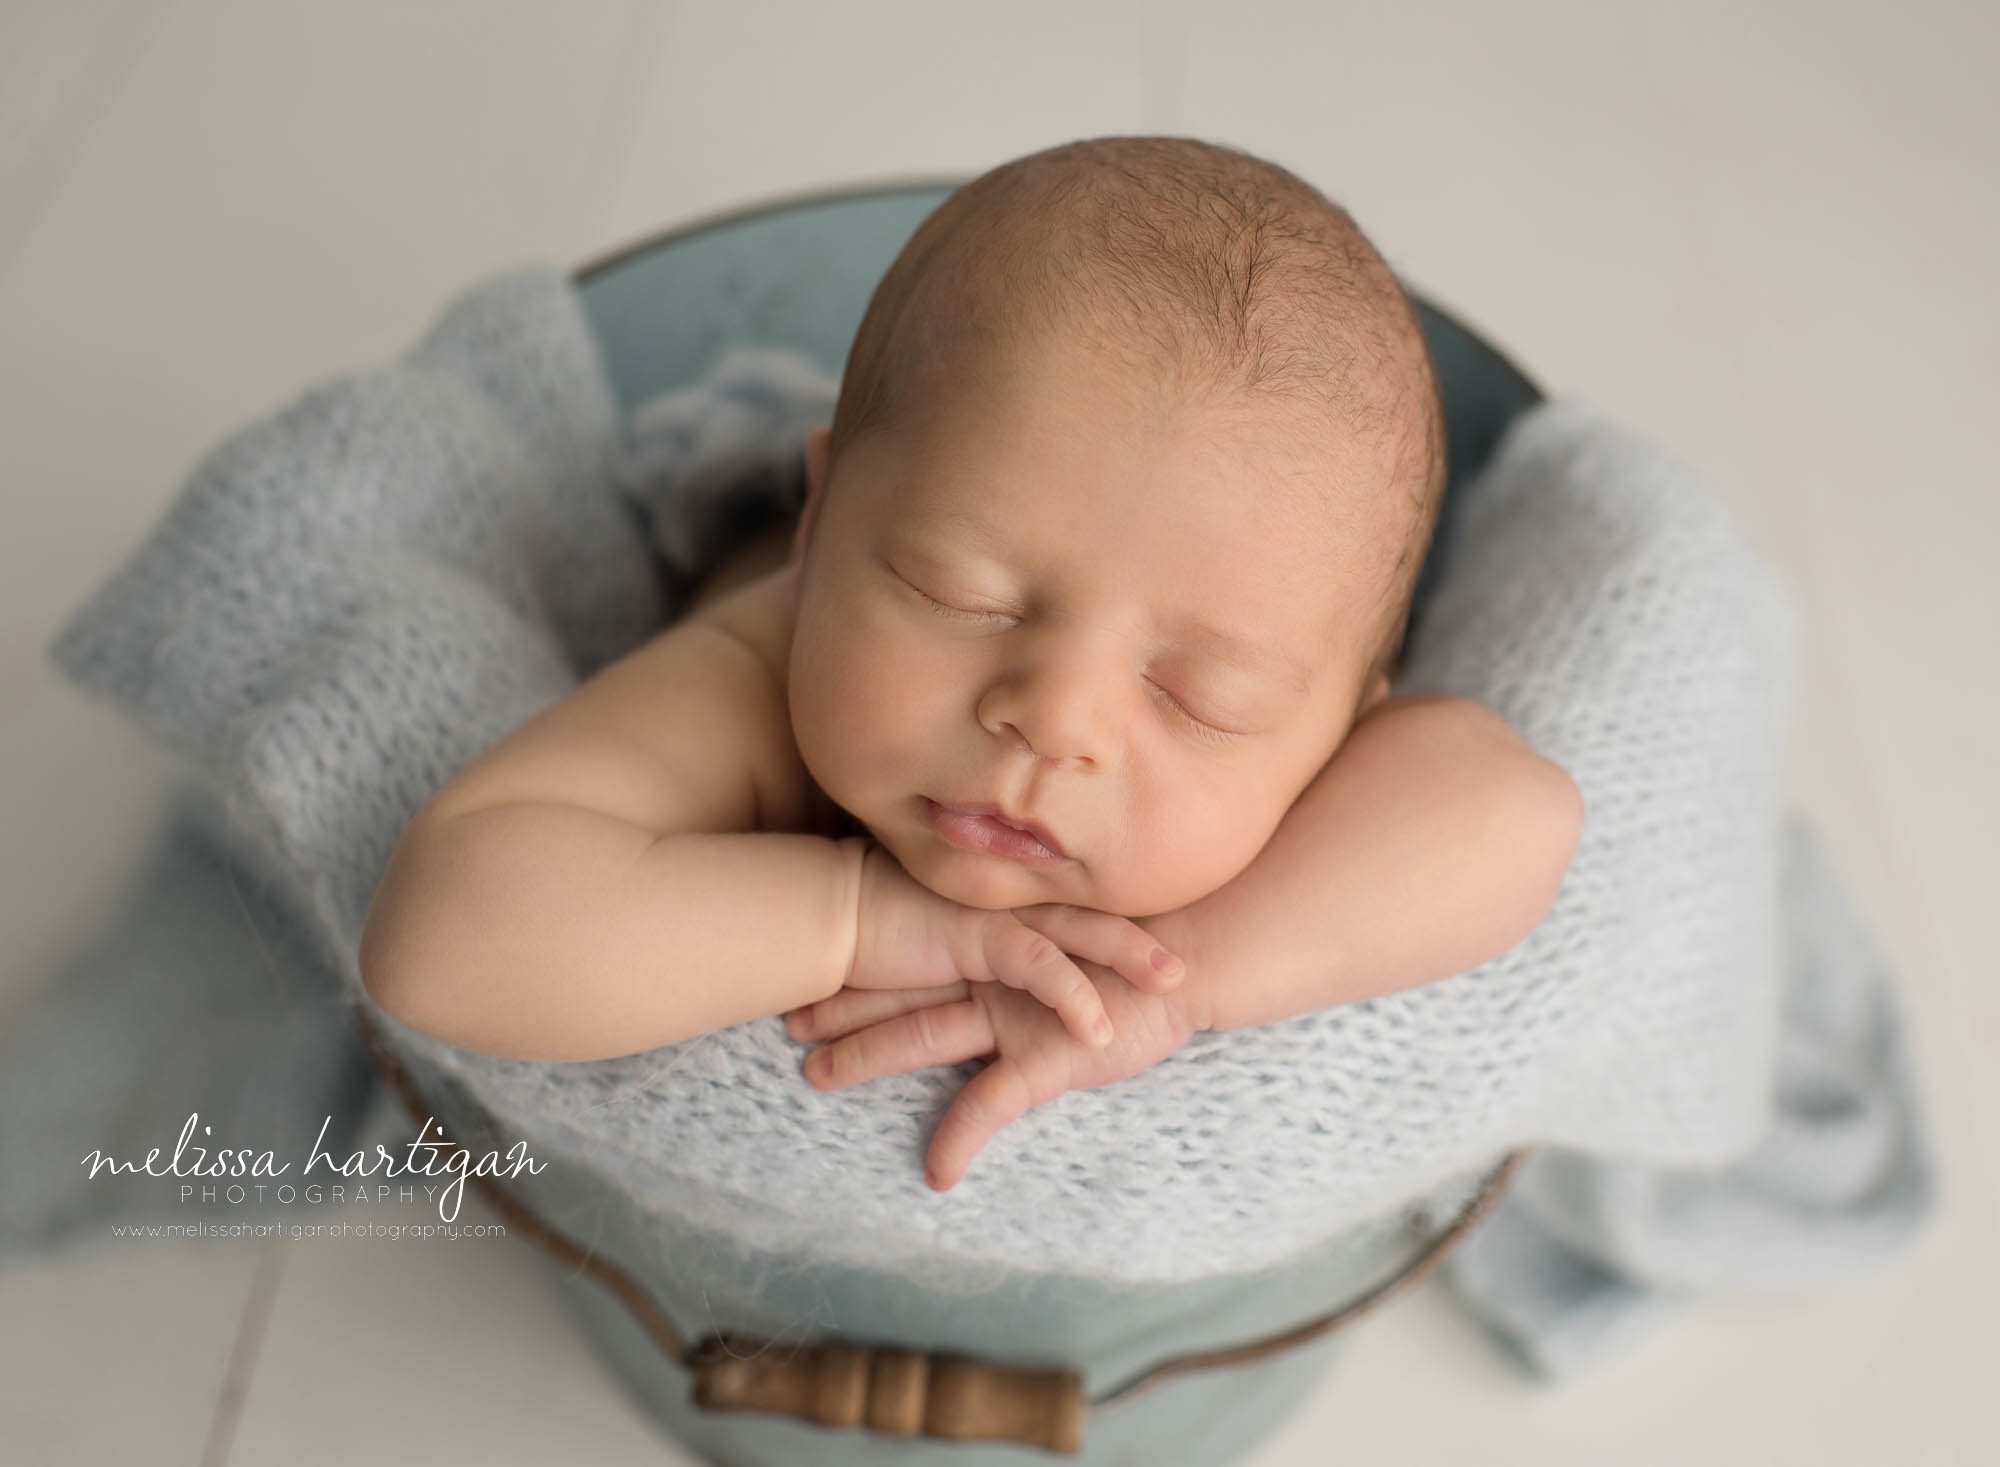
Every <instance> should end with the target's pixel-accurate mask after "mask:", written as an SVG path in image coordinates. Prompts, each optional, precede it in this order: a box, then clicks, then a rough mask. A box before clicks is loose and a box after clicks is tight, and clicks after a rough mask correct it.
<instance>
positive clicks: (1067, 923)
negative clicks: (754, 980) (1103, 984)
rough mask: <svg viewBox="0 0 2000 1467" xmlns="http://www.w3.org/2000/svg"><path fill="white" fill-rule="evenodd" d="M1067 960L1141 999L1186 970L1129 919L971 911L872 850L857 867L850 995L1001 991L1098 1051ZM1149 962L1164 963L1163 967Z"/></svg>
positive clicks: (1091, 1013) (1102, 1033) (1064, 909)
mask: <svg viewBox="0 0 2000 1467" xmlns="http://www.w3.org/2000/svg"><path fill="white" fill-rule="evenodd" d="M1069 953H1074V954H1076V955H1077V956H1078V957H1081V958H1087V959H1089V960H1091V961H1093V962H1097V963H1102V964H1103V965H1104V966H1105V967H1107V968H1110V969H1112V970H1113V971H1114V972H1116V973H1118V974H1120V975H1121V976H1123V977H1124V978H1125V979H1127V980H1128V981H1129V982H1130V983H1132V984H1133V985H1134V986H1135V987H1137V988H1139V989H1141V990H1143V991H1144V992H1147V993H1165V992H1167V991H1169V990H1171V989H1172V988H1174V987H1175V986H1176V985H1178V984H1179V982H1180V980H1181V978H1182V976H1183V974H1185V972H1186V971H1187V970H1186V967H1185V965H1183V964H1182V963H1181V962H1180V961H1179V960H1178V958H1176V957H1174V956H1173V955H1172V954H1166V950H1165V949H1164V948H1162V947H1161V946H1160V944H1159V943H1158V942H1157V941H1156V940H1155V939H1154V938H1153V936H1152V934H1150V933H1149V932H1147V931H1146V929H1145V928H1143V927H1141V926H1139V925H1138V924H1137V923H1135V922H1133V921H1131V920H1130V919H1129V918H1125V917H1117V916H1113V915H1112V914H1111V913H1109V912H1100V911H1098V910H1096V909H1095V908H1093V907H1079V906H1074V905H1072V904H1070V903H1067V902H1041V903H1038V904H1036V905H1034V906H1030V907H1021V908H1018V909H1014V910H1006V909H1002V910H994V911H989V910H986V909H984V908H980V907H968V906H965V905H964V904H962V903H960V902H954V901H952V900H950V899H949V898H946V897H941V896H939V895H938V894H937V893H936V892H934V891H932V890H931V889H930V888H929V887H927V886H924V885H923V884H922V883H920V882H919V881H917V880H916V879H915V878H914V877H912V876H911V875H910V874H909V873H908V872H907V871H905V870H904V869H903V868H902V866H901V865H899V864H898V863H897V861H896V858H895V857H893V856H891V855H890V854H889V853H888V851H886V850H885V849H883V848H882V847H881V846H880V845H876V844H872V843H871V844H870V845H869V847H868V850H867V852H866V854H865V855H864V856H863V858H862V867H861V909H860V923H859V929H858V932H857V934H856V939H855V948H854V961H853V963H852V965H851V966H850V967H849V969H848V974H847V979H846V983H845V987H847V988H855V989H881V988H931V987H939V986H943V985H947V984H953V983H957V982H959V981H960V980H965V981H967V982H970V983H975V984H980V983H1001V984H1005V985H1006V986H1007V987H1009V988H1015V989H1019V990H1021V991H1022V992H1023V993H1026V994H1030V995H1032V996H1033V997H1034V998H1035V999H1036V1000H1037V1001H1038V1002H1040V1003H1042V1004H1044V1005H1046V1006H1047V1007H1049V1008H1051V1009H1054V1010H1056V1011H1057V1012H1058V1013H1059V1014H1061V1015H1062V1022H1063V1024H1064V1026H1065V1027H1066V1028H1068V1030H1069V1032H1070V1033H1071V1034H1073V1035H1075V1036H1076V1038H1077V1040H1078V1041H1079V1042H1080V1043H1082V1044H1085V1045H1088V1046H1090V1047H1092V1048H1099V1047H1101V1046H1103V1045H1106V1044H1109V1043H1110V1042H1111V1037H1112V1028H1111V1023H1110V1020H1109V1019H1108V1018H1107V1017H1106V1015H1105V1011H1104V1000H1103V998H1102V997H1101V996H1100V995H1099V993H1098V990H1097V986H1096V985H1095V984H1093V983H1092V982H1091V981H1090V980H1089V979H1088V978H1086V977H1085V976H1084V974H1083V970H1082V969H1081V968H1079V967H1078V966H1077V965H1076V963H1075V962H1073V961H1071V959H1070V958H1069V957H1068V956H1066V954H1069ZM1156 954H1165V956H1166V962H1167V965H1166V967H1165V968H1162V967H1161V966H1160V964H1159V961H1158V960H1156Z"/></svg>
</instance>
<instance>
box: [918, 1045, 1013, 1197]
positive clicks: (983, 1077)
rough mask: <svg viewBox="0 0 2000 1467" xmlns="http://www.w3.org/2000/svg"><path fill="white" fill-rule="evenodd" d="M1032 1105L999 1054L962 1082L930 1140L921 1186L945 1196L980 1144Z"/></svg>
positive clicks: (1008, 1062) (1008, 1063)
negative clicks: (961, 1088)
mask: <svg viewBox="0 0 2000 1467" xmlns="http://www.w3.org/2000/svg"><path fill="white" fill-rule="evenodd" d="M1033 1103H1034V1097H1033V1095H1032V1093H1031V1092H1030V1089H1029V1085H1028V1077H1027V1076H1026V1074H1024V1073H1023V1072H1022V1070H1021V1067H1020V1066H1019V1065H1018V1064H1016V1063H1015V1062H1014V1061H1012V1060H1010V1059H1007V1058H1006V1057H1005V1056H1004V1055H1003V1056H1002V1057H1001V1058H999V1059H996V1060H995V1061H993V1063H992V1064H990V1065H988V1066H987V1067H986V1068H985V1069H983V1070H981V1071H980V1072H979V1073H978V1074H976V1075H974V1076H973V1077H972V1078H971V1079H970V1080H968V1081H966V1082H965V1088H964V1089H963V1090H961V1091H959V1092H958V1098H957V1099H956V1100H954V1101H953V1102H952V1103H951V1109H950V1110H948V1111H946V1112H945V1116H944V1119H943V1120H941V1121H939V1122H938V1128H937V1130H936V1132H934V1133H933V1134H932V1136H931V1152H930V1160H929V1162H928V1164H927V1165H926V1166H925V1168H924V1181H925V1182H926V1183H927V1184H929V1186H930V1188H931V1190H932V1191H933V1192H949V1191H950V1190H951V1189H952V1188H953V1187H955V1186H957V1185H958V1183H959V1181H960V1180H961V1179H962V1178H963V1177H964V1176H965V1173H966V1171H967V1169H968V1168H970V1167H971V1165H972V1159H973V1158H974V1157H975V1156H977V1155H979V1153H980V1152H981V1151H983V1150H985V1149H986V1143H987V1142H988V1141H991V1140H992V1139H993V1138H994V1137H995V1136H997V1135H999V1134H1000V1132H1001V1131H1003V1130H1005V1129H1006V1128H1007V1127H1008V1126H1010V1125H1012V1124H1013V1123H1014V1122H1015V1121H1018V1120H1019V1119H1020V1118H1021V1117H1022V1116H1023V1115H1025V1114H1027V1111H1028V1107H1029V1106H1030V1105H1032V1104H1033Z"/></svg>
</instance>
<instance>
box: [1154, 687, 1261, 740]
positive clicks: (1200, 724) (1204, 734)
mask: <svg viewBox="0 0 2000 1467" xmlns="http://www.w3.org/2000/svg"><path fill="white" fill-rule="evenodd" d="M1147 681H1148V682H1151V681H1152V680H1151V679H1150V678H1148V679H1147ZM1153 686H1154V687H1156V688H1160V685H1159V684H1158V683H1153ZM1160 696H1161V697H1163V698H1165V699H1166V700H1167V702H1168V704H1169V705H1170V706H1171V707H1172V708H1173V710H1174V712H1175V713H1177V714H1179V715H1180V717H1181V719H1182V720H1183V721H1184V722H1185V723H1186V724H1187V725H1188V726H1189V727H1190V728H1192V729H1193V730H1194V732H1195V737H1196V738H1200V739H1207V740H1208V741H1209V742H1210V743H1215V744H1227V743H1232V742H1234V741H1235V740H1237V739H1240V738H1242V737H1243V735H1241V734H1239V733H1234V732H1232V731H1230V730H1229V729H1226V728H1217V727H1216V726H1215V725H1214V724H1212V723H1209V722H1207V721H1206V720H1204V719H1200V718H1196V717H1195V716H1194V715H1193V714H1192V713H1190V712H1188V710H1187V707H1186V705H1184V704H1183V703H1182V702H1181V700H1180V699H1179V698H1176V697H1175V696H1174V695H1173V694H1172V693H1170V692H1168V691H1167V690H1166V689H1165V688H1160Z"/></svg>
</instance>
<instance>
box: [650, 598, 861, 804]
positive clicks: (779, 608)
mask: <svg viewBox="0 0 2000 1467" xmlns="http://www.w3.org/2000/svg"><path fill="white" fill-rule="evenodd" d="M786 591H787V587H786V585H785V584H784V572H783V571H773V572H771V573H769V574H767V575H763V576H759V577H757V578H756V579H755V580H752V581H750V582H748V583H746V584H744V585H741V586H738V587H736V588H735V589H734V590H731V591H729V592H727V593H725V594H723V595H719V596H717V597H716V598H715V599H713V600H712V601H709V602H706V603H705V604H702V605H699V606H697V607H696V608H695V609H694V610H691V611H690V612H689V613H688V614H687V615H686V617H684V618H683V620H682V623H681V624H682V625H683V626H695V625H702V624H706V625H707V626H708V627H709V628H710V629H711V630H714V631H719V632H722V633H723V634H725V635H726V636H727V637H728V638H729V639H730V640H731V641H733V642H735V643H737V644H738V645H739V646H740V647H741V648H742V649H743V650H744V651H745V652H746V653H747V654H748V655H749V657H750V658H752V659H754V660H755V662H756V664H757V666H758V667H759V668H760V669H761V672H762V676H761V677H759V678H758V679H757V694H756V697H755V698H754V700H752V705H751V706H750V707H748V708H745V709H741V710H738V711H739V712H740V713H743V714H746V715H748V716H749V717H750V718H751V719H753V720H754V721H755V724H756V729H757V732H758V734H759V735H760V737H759V739H758V741H757V743H758V747H760V748H762V749H763V750H765V751H766V755H765V757H764V758H763V759H761V760H760V761H759V765H760V767H759V776H760V777H759V780H758V785H759V800H758V809H759V817H760V819H759V825H760V828H762V829H765V830H777V831H794V832H804V833H818V834H824V833H828V830H829V829H830V827H831V825H832V824H833V823H835V821H834V816H835V814H836V813H837V811H836V808H835V807H833V806H832V802H831V801H829V800H827V798H826V796H825V795H824V794H823V793H821V791H820V789H819V786H818V784H817V782H816V781H815V780H814V779H813V777H812V774H811V772H810V771H809V770H807V768H806V766H805V761H804V760H803V759H802V758H800V757H799V749H798V741H797V740H796V738H794V736H793V734H792V719H791V709H790V703H789V697H788V693H787V689H786V683H787V677H788V669H789V666H790V662H791V652H792V635H791V634H792V602H791V599H790V597H789V596H788V595H787V594H786ZM733 696H736V697H739V698H740V697H741V696H742V694H741V692H740V691H739V692H737V693H736V694H734V695H733Z"/></svg>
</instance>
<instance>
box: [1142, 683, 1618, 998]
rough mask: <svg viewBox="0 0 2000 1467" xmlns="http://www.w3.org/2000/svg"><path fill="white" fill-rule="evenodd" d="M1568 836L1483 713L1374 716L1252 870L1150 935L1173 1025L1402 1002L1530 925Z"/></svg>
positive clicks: (1573, 823)
mask: <svg viewBox="0 0 2000 1467" xmlns="http://www.w3.org/2000/svg"><path fill="white" fill-rule="evenodd" d="M1583 822H1584V805H1583V796H1582V795H1581V793H1580V792H1579V791H1578V790H1577V787H1576V785H1575V783H1574V781H1572V780H1571V779H1570V777H1569V776H1568V775H1567V774H1566V773H1565V772H1564V771H1563V770H1562V769H1560V768H1559V767H1557V766H1556V765H1555V764H1552V763H1550V762H1549V761H1548V760H1546V759H1544V758H1542V757H1541V756H1540V755H1539V754H1537V753H1535V752H1534V750H1532V749H1531V748H1529V747H1528V746H1527V744H1526V743H1524V742H1523V741H1522V739H1521V738H1520V736H1519V735H1518V734H1516V733H1515V732H1514V730H1513V729H1512V728H1510V727H1509V726H1508V725H1507V723H1506V722H1505V721H1504V720H1503V719H1501V718H1500V717H1499V716H1498V715H1497V714H1495V713H1493V712H1492V711H1491V710H1490V709H1487V708H1485V707H1483V706H1482V705H1480V704H1478V703H1474V702H1471V701H1469V700H1467V699H1463V698H1452V697H1444V696H1432V695H1424V696H1417V697H1407V698H1389V699H1385V700H1384V701H1382V702H1380V703H1378V704H1376V705H1375V706H1374V707H1373V708H1372V709H1371V710H1370V711H1369V712H1368V713H1366V714H1365V715H1363V717H1362V718H1361V720H1360V721H1359V722H1358V723H1357V724H1356V725H1355V726H1354V728H1353V729H1352V730H1351V731H1350V732H1349V734H1348V736H1347V739H1346V741H1345V742H1344V743H1343V744H1342V745H1341V747H1340V749H1339V751H1338V752H1336V753H1335V755H1334V757H1333V758H1332V759H1330V760H1329V761H1327V764H1326V766H1325V767H1324V768H1323V769H1322V770H1321V771H1320V772H1319V774H1318V775H1317V776H1316V777H1315V778H1314V780H1313V782H1312V783H1311V784H1310V785H1308V786H1307V787H1306V790H1305V792H1304V793H1303V794H1302V795H1300V796H1299V799H1298V801H1297V803H1296V804H1294V805H1293V806H1292V808H1291V809H1290V810H1289V811H1288V812H1287V813H1286V815H1285V818H1284V820H1283V821H1282V822H1280V824H1279V826H1278V829H1277V830H1276V831H1275V832H1273V834H1272V836H1271V839H1270V840H1269V842H1267V843H1266V845H1265V847H1264V849H1263V850H1262V851H1261V852H1259V853H1258V856H1257V858H1256V859H1255V860H1254V861H1253V862H1252V863H1251V864H1250V865H1249V866H1248V867H1246V868H1245V869H1244V870H1243V871H1242V872H1241V873H1239V874H1238V875H1237V877H1236V878H1235V879H1234V880H1232V881H1230V882H1229V883H1228V884H1226V885H1224V886H1222V887H1220V888H1218V889H1217V890H1215V891H1213V892H1211V893H1209V894H1208V895H1207V896H1206V897H1203V898H1202V899H1201V900H1199V901H1197V902H1193V903H1191V904H1189V905H1188V906H1186V907H1183V908H1180V909H1179V910H1178V911H1176V912H1173V913H1170V914H1166V916H1165V917H1163V918H1162V919H1161V922H1162V924H1163V925H1162V926H1161V927H1160V928H1159V929H1157V930H1158V931H1160V932H1161V933H1165V932H1167V931H1169V930H1171V931H1173V932H1174V933H1175V935H1176V939H1177V941H1178V943H1179V947H1178V949H1177V950H1178V951H1181V952H1183V953H1185V954H1186V955H1187V958H1188V976H1187V980H1186V984H1185V987H1186V989H1187V994H1186V1002H1187V1004H1188V1010H1187V1012H1188V1013H1189V1014H1190V1015H1191V1016H1192V1018H1193V1021H1194V1022H1195V1023H1197V1024H1198V1025H1199V1026H1200V1027H1202V1028H1206V1029H1236V1028H1242V1027H1244V1026H1246V1025H1253V1024H1268V1023H1273V1022H1275V1021H1277V1020H1279V1019H1286V1018H1291V1017H1293V1016H1294V1015H1298V1014H1304V1013H1311V1012H1314V1011H1316V1010H1319V1009H1325V1008H1331V1007H1334V1006H1335V1005H1338V1004H1344V1003H1352V1002H1355V1001H1356V1000H1359V999H1365V998H1375V997H1379V996H1380V995H1382V994H1387V993H1396V992H1400V991H1401V990H1403V989H1406V988H1413V987H1416V986H1417V985H1419V984H1422V983H1430V982H1433V981H1435V980H1437V979H1439V978H1448V977H1450V976H1452V975H1453V974H1455V973H1462V972H1465V971H1466V970H1468V969H1470V968H1475V967H1477V966H1479V965H1480V964H1481V963H1483V962H1486V961H1488V960H1490V959H1492V958H1495V957H1498V956H1499V955H1500V954H1502V953H1504V952H1506V951H1508V950H1509V949H1510V948H1512V947H1514V946H1515V945H1516V944H1518V943H1520V942H1521V941H1522V940H1523V939H1525V938H1526V937H1527V936H1528V934H1529V933H1531V932H1533V931H1534V930H1535V928H1536V927H1538V926H1539V925H1541V922H1542V919H1543V918H1544V917H1545V916H1547V915H1548V911H1549V908H1550V907H1551V906H1552V905H1553V904H1554V902H1555V898H1556V893H1557V892H1558V891H1559V890H1560V889H1561V887H1562V882H1563V877H1564V875H1565V873H1566V872H1567V871H1568V869H1569V864H1570V861H1571V859H1572V858H1573V857H1574V855H1575V854H1576V847H1577V843H1578V841H1579V840H1580V839H1581V838H1582V834H1583ZM1148 925H1149V926H1151V924H1148Z"/></svg>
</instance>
